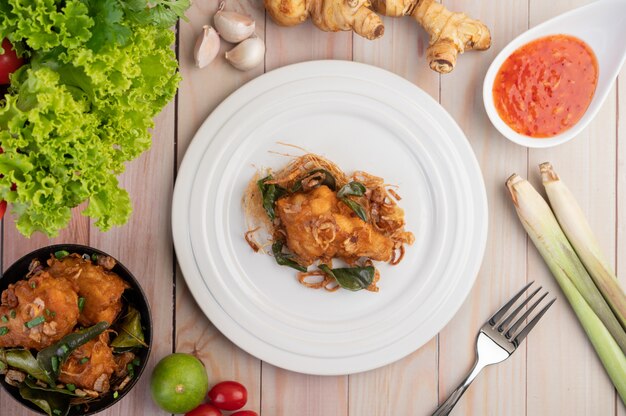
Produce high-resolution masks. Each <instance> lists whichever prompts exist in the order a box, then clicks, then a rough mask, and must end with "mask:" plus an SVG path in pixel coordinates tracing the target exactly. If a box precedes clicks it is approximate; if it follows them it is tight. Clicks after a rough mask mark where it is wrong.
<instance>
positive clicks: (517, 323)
mask: <svg viewBox="0 0 626 416" xmlns="http://www.w3.org/2000/svg"><path fill="white" fill-rule="evenodd" d="M546 296H548V292H546V293H544V294H543V295H542V296H541V297H540V298H539V299H537V301H536V302H535V303H533V304H532V305H530V306H529V307H528V309H526V312H524V314H523V315H522V316H521V317H520V318H519V319H518V320H517V321H515V323H514V324H513V325H511V327H510V328H509V329H508V330H507V331H506V334H505V336H506V337H507V338H511V335H512V334H514V333H515V332H516V331H517V328H519V326H520V325H521V324H523V323H524V321H525V320H526V318H528V316H529V315H530V314H531V313H532V311H534V310H535V308H536V307H537V306H539V304H540V303H541V301H542V300H543V299H544V298H545V297H546Z"/></svg>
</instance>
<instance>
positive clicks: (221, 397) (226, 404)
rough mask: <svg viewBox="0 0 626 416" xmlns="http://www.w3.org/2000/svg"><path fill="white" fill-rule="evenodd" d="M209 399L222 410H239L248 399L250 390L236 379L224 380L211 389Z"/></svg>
mask: <svg viewBox="0 0 626 416" xmlns="http://www.w3.org/2000/svg"><path fill="white" fill-rule="evenodd" d="M209 399H211V402H212V403H213V404H214V405H215V407H218V408H220V409H222V410H239V409H241V408H242V407H244V406H245V405H246V402H247V401H248V391H247V390H246V388H245V387H244V386H243V385H242V384H240V383H237V382H236V381H222V382H221V383H217V384H216V385H215V386H213V388H212V389H211V390H209Z"/></svg>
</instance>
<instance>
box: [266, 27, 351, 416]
mask: <svg viewBox="0 0 626 416" xmlns="http://www.w3.org/2000/svg"><path fill="white" fill-rule="evenodd" d="M266 20H267V23H266V28H265V40H266V43H267V53H266V56H265V67H266V69H267V70H268V71H270V70H272V69H275V68H278V67H281V66H284V65H288V64H292V63H296V62H302V61H310V60H314V59H348V60H349V59H351V57H352V36H351V34H350V33H325V32H322V31H320V30H318V29H317V28H315V27H314V26H313V25H312V24H311V22H310V21H309V22H306V23H303V24H301V25H299V26H296V27H289V28H285V27H279V26H277V25H276V24H275V23H274V22H273V21H272V20H271V19H270V18H269V17H267V19H266ZM262 383H263V398H262V407H261V412H262V414H263V415H269V416H282V415H285V416H290V415H295V414H303V413H302V412H306V413H305V414H306V415H307V416H326V415H333V416H335V415H336V416H342V415H347V414H348V378H347V377H317V376H308V375H303V374H298V373H293V372H290V371H286V370H283V369H280V368H277V367H274V366H272V365H270V364H267V363H263V370H262Z"/></svg>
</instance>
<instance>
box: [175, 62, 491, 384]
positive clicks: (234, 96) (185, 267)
mask: <svg viewBox="0 0 626 416" xmlns="http://www.w3.org/2000/svg"><path fill="white" fill-rule="evenodd" d="M363 73H369V74H370V75H372V77H371V78H372V80H373V82H375V83H378V84H381V85H385V81H387V82H391V83H394V85H395V84H399V85H402V86H404V87H406V88H407V89H408V88H410V89H411V91H410V94H406V96H407V97H408V98H410V99H411V100H412V101H415V102H416V103H417V102H418V101H417V100H416V99H415V98H414V97H415V96H419V99H421V100H424V102H425V103H426V106H425V107H424V111H426V112H428V113H436V115H437V119H438V122H440V121H439V120H441V119H443V120H445V122H446V123H448V124H449V125H448V126H447V127H449V128H450V129H452V130H453V131H454V134H455V136H458V140H456V139H454V138H453V139H452V140H453V142H458V143H456V145H455V146H454V147H455V148H457V149H459V154H460V157H462V159H463V160H464V161H465V162H466V163H467V166H466V167H469V168H470V170H469V171H468V172H472V171H473V173H474V174H475V175H472V176H476V177H473V178H471V179H472V182H475V181H476V183H475V185H476V188H477V190H479V191H480V192H479V193H478V194H475V199H474V207H475V210H476V213H475V217H476V218H479V219H481V220H482V222H483V224H482V226H477V227H475V232H476V233H477V234H479V235H478V236H477V237H476V240H477V241H478V245H479V247H478V250H477V252H476V253H477V254H479V255H478V256H476V258H470V259H469V260H468V263H467V264H466V266H468V268H469V269H470V270H471V274H470V273H469V272H468V274H467V275H468V277H470V278H468V279H465V280H461V281H460V282H461V284H458V285H457V287H456V290H458V291H460V292H461V293H460V295H459V296H457V300H456V301H454V302H453V304H454V305H453V307H450V306H451V305H446V306H448V309H447V310H445V311H442V312H444V313H445V318H444V319H442V320H441V322H442V324H441V326H440V328H439V329H438V330H437V332H435V334H434V335H433V336H436V334H437V333H439V332H441V330H442V329H443V328H445V326H446V325H447V324H448V323H449V322H450V320H451V319H452V318H453V317H454V316H455V315H456V313H457V312H458V310H459V309H460V308H461V306H462V305H463V303H464V302H465V300H466V299H467V297H468V296H469V293H470V291H471V289H472V287H473V285H474V282H475V281H476V278H477V276H478V272H479V270H480V267H481V265H482V261H483V259H484V253H485V249H486V243H487V233H488V225H489V221H488V200H487V193H486V188H485V183H484V178H483V175H482V170H481V169H480V165H479V163H478V160H477V158H476V154H475V153H474V151H473V148H472V147H471V144H470V143H469V141H468V140H467V137H466V136H465V134H464V132H463V131H462V130H461V128H460V127H459V126H458V124H457V123H456V121H455V120H454V119H453V118H452V116H451V115H450V114H449V113H448V112H447V111H446V110H445V109H444V108H443V106H441V104H440V103H438V102H437V101H436V100H434V99H433V98H432V97H431V96H430V95H428V94H427V93H426V92H424V91H423V90H422V89H421V88H419V87H418V86H416V85H415V84H413V83H412V82H410V81H408V80H406V79H404V78H402V77H401V76H399V75H397V74H394V73H392V72H390V71H387V70H384V69H381V68H378V67H374V66H371V65H367V64H363V63H357V62H353V61H340V60H318V61H308V62H303V63H297V64H292V65H288V66H284V67H281V68H278V69H275V70H273V71H270V72H267V73H265V74H263V75H260V76H259V77H257V78H255V79H253V80H251V81H249V82H248V83H246V84H244V85H243V86H242V87H240V88H238V89H237V90H235V91H234V92H233V93H231V94H230V95H229V96H228V97H227V98H226V99H225V100H223V101H222V102H221V103H220V104H219V105H218V106H217V107H216V108H215V109H214V110H213V111H212V112H211V113H210V114H209V116H208V117H207V118H206V119H205V120H204V122H203V123H202V125H201V126H200V128H199V129H198V130H197V132H196V133H195V135H194V138H193V139H192V141H191V142H190V144H189V146H188V148H187V150H186V152H185V156H184V158H183V160H182V162H181V164H180V167H179V169H178V175H177V178H176V184H175V187H174V193H173V201H172V233H173V242H174V248H175V251H176V257H177V261H178V264H179V267H180V269H181V272H182V274H183V278H184V280H185V282H186V284H187V287H188V289H189V291H190V292H191V294H192V296H193V297H194V300H195V301H196V303H197V304H198V306H199V308H200V309H201V310H202V312H203V314H204V315H205V316H207V318H208V319H209V320H210V321H211V322H212V324H213V325H214V326H215V327H216V328H217V329H218V330H219V331H220V332H221V333H222V334H224V335H225V336H226V337H227V338H228V339H229V340H230V341H231V342H233V343H234V344H235V345H237V346H238V347H239V348H241V349H243V350H245V351H246V352H248V353H250V354H251V355H253V356H255V357H258V358H259V359H261V360H263V361H265V362H268V363H270V364H272V365H275V366H277V367H281V368H284V369H287V370H291V371H296V372H300V373H305V374H315V375H344V374H353V373H358V372H362V371H367V370H371V369H374V368H378V367H382V366H384V365H387V364H390V363H392V362H395V361H397V360H399V359H402V358H403V357H405V356H407V355H409V354H410V353H412V352H414V351H416V350H417V349H419V348H420V347H421V346H423V345H425V343H427V342H428V341H429V340H430V339H432V337H431V338H428V340H426V341H425V342H424V343H423V344H422V345H415V346H414V347H413V348H411V349H408V348H405V349H408V351H405V350H403V351H402V352H401V353H394V354H388V357H384V358H381V359H379V360H377V361H376V363H374V364H368V363H362V364H361V365H355V364H353V363H352V364H350V365H345V364H343V365H342V363H339V362H337V360H335V359H328V358H319V357H304V356H300V355H298V354H291V355H290V352H289V351H284V350H280V349H277V348H276V347H274V346H272V345H268V344H266V343H265V342H263V341H262V340H260V339H258V338H257V341H256V344H262V345H256V346H255V345H251V343H250V342H249V341H244V340H243V339H242V338H245V335H246V333H248V334H249V335H252V336H253V337H254V334H253V333H252V332H251V331H250V330H248V329H247V328H245V327H242V326H241V325H240V324H239V323H238V322H237V321H236V319H235V318H234V317H232V316H230V315H229V314H228V313H227V312H226V311H224V310H223V309H222V307H221V306H220V305H219V302H217V300H216V299H215V298H214V295H213V294H212V293H211V291H210V290H208V293H207V292H206V291H204V290H203V291H198V290H193V289H194V288H195V289H197V288H198V284H199V283H200V282H197V281H196V280H197V277H198V276H195V275H199V277H200V280H201V278H202V276H201V273H200V271H199V270H198V267H197V265H196V260H195V254H194V253H193V247H192V245H191V241H190V236H189V233H188V232H187V230H188V228H189V218H188V215H185V213H188V206H187V204H186V203H188V202H189V200H190V195H189V192H190V191H191V187H192V186H193V182H194V178H195V174H196V171H197V169H198V166H197V164H198V163H200V161H201V160H202V157H201V156H198V157H196V158H194V157H192V156H190V155H195V154H203V153H204V150H206V147H207V146H208V145H209V144H210V143H211V140H212V139H209V140H208V142H207V141H206V140H204V141H203V140H199V139H198V137H200V136H201V133H202V132H203V131H204V130H206V129H207V127H206V126H207V125H209V124H210V123H212V122H213V121H214V120H216V119H217V120H218V121H219V120H220V119H221V120H222V121H221V123H222V124H223V122H225V119H228V117H230V116H232V114H233V111H234V112H236V111H237V109H238V108H240V107H241V105H243V104H245V103H246V102H248V101H250V100H252V99H253V98H254V97H257V96H259V95H262V94H264V93H265V92H267V91H269V90H271V89H273V88H275V87H278V86H280V85H282V84H283V83H284V82H290V81H293V80H294V79H298V80H303V79H308V78H316V77H324V76H333V75H334V76H348V74H351V76H352V77H353V78H356V79H360V78H363V77H362V76H357V75H354V74H363ZM311 74H314V75H311ZM283 75H288V76H285V77H284V78H285V81H281V77H282V76H283ZM250 92H252V93H253V94H250ZM246 94H247V95H246ZM239 101H241V102H242V104H240V105H237V102H239ZM422 104H423V103H420V106H421V105H422ZM234 105H236V107H234V108H231V107H233V106H234ZM231 110H232V111H231ZM224 117H225V119H224ZM451 137H454V136H451ZM197 139H198V140H197ZM201 142H203V143H201ZM463 147H465V149H463ZM465 150H466V151H465ZM194 162H196V163H194ZM464 170H466V169H464ZM181 178H182V179H181ZM187 188H189V189H187ZM186 191H187V192H186ZM181 214H182V215H181ZM207 294H208V295H209V298H210V299H212V301H213V302H214V304H211V302H210V301H207V299H206V295H207ZM437 326H439V325H437ZM242 331H243V333H242ZM412 332H414V331H412ZM412 332H410V333H409V334H411V333H412ZM408 336H409V335H407V337H408ZM252 344H254V343H252ZM268 349H269V351H267V350H268ZM272 350H274V352H278V353H279V354H276V353H274V354H272V353H271V352H272ZM355 357H356V358H358V356H355ZM352 361H354V360H352ZM357 361H358V360H357ZM321 362H327V363H329V364H327V365H320V363H321Z"/></svg>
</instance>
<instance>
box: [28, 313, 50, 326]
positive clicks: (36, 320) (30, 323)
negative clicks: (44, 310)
mask: <svg viewBox="0 0 626 416" xmlns="http://www.w3.org/2000/svg"><path fill="white" fill-rule="evenodd" d="M44 322H46V318H44V317H43V315H41V316H38V317H36V318H34V319H31V320H30V321H28V322H26V323H25V324H24V325H26V328H28V329H30V328H34V327H36V326H37V325H41V324H43V323H44Z"/></svg>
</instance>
